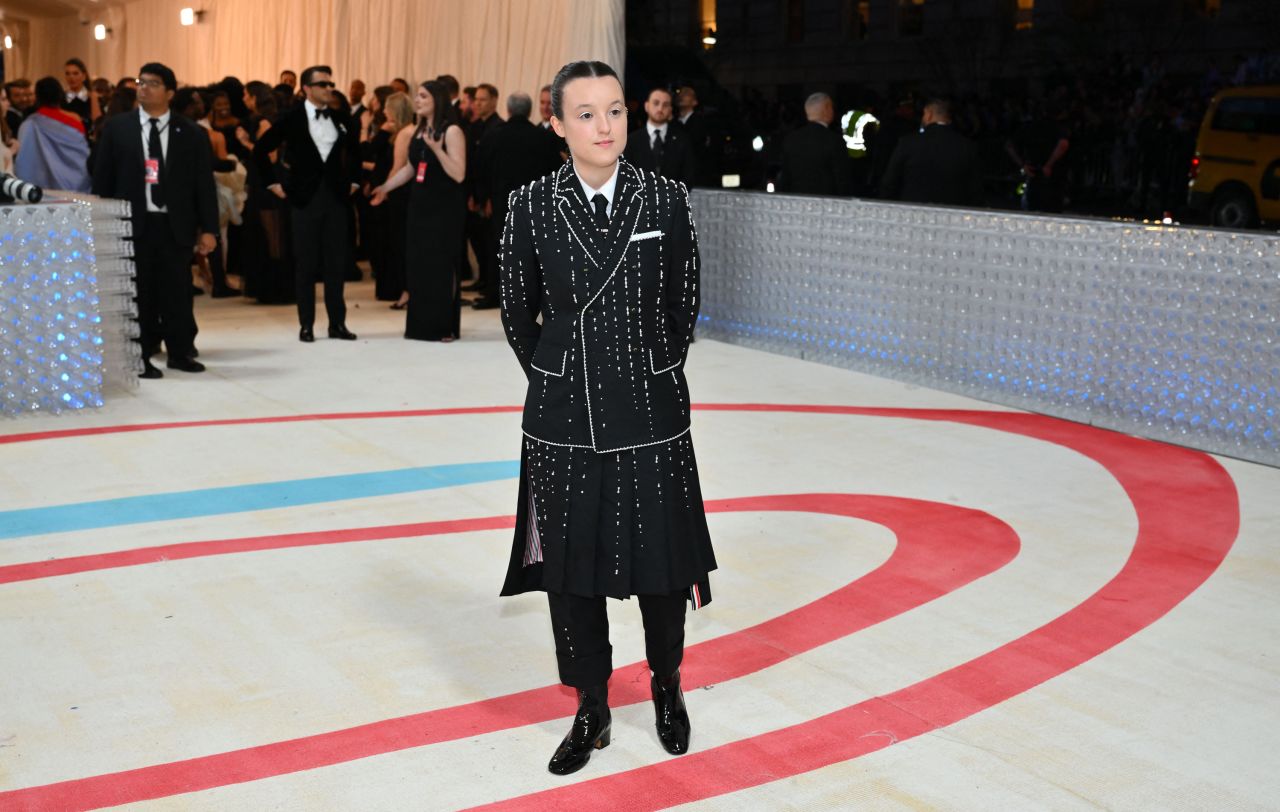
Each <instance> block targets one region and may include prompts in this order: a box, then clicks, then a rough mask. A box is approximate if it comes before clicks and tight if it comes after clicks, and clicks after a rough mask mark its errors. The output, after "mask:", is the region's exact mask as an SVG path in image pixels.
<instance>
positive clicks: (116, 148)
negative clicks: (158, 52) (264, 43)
mask: <svg viewBox="0 0 1280 812" xmlns="http://www.w3.org/2000/svg"><path fill="white" fill-rule="evenodd" d="M177 87H178V83H177V80H176V79H175V77H174V75H173V71H172V70H170V69H169V68H167V67H165V66H164V65H161V64H159V63H155V62H152V63H148V64H146V65H143V66H142V70H141V71H139V77H138V102H139V109H138V113H137V114H136V115H134V114H132V113H125V114H121V115H118V116H112V117H111V118H110V119H108V120H107V122H106V124H105V125H104V126H103V128H102V137H101V139H100V140H99V141H98V151H97V161H96V163H95V164H94V168H93V193H94V194H96V195H98V196H100V197H113V198H118V199H120V200H128V201H129V203H130V205H131V206H132V209H133V246H134V266H135V267H136V269H137V288H138V322H139V325H140V327H141V332H142V335H141V338H140V340H141V343H142V348H143V363H144V371H143V373H142V377H144V378H160V377H163V374H162V373H161V372H160V370H158V369H156V368H155V366H153V365H152V363H151V361H150V358H149V357H148V356H149V355H150V352H151V351H152V348H154V347H157V346H159V344H160V340H161V338H163V339H164V343H165V349H166V352H167V353H168V363H167V365H168V367H169V368H170V369H179V370H182V371H184V372H202V371H204V365H202V364H201V363H200V362H199V361H196V360H194V359H193V358H191V353H192V349H193V348H192V338H193V337H194V336H195V333H196V325H195V315H194V313H193V312H192V306H191V302H192V300H191V253H192V248H193V246H194V248H195V251H196V252H198V253H200V254H204V255H207V254H208V253H209V252H211V251H212V250H213V249H214V247H215V246H216V245H217V238H216V236H215V235H217V233H218V199H217V192H216V191H215V189H214V182H213V151H212V150H211V148H210V146H209V136H208V135H206V134H205V131H204V130H203V129H201V128H200V126H199V125H197V124H196V123H195V122H193V121H191V120H189V119H187V118H184V117H182V116H181V115H178V114H177V113H173V112H171V111H170V110H169V103H170V101H171V100H172V99H173V94H174V91H175V90H176V89H177Z"/></svg>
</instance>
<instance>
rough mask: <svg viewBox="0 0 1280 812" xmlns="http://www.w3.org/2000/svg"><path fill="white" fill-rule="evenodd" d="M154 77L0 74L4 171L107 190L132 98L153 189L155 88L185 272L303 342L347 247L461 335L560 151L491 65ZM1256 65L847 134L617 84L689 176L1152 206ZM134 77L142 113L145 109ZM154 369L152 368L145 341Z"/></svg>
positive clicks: (814, 114)
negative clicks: (203, 183)
mask: <svg viewBox="0 0 1280 812" xmlns="http://www.w3.org/2000/svg"><path fill="white" fill-rule="evenodd" d="M159 67H162V68H163V66H159ZM164 70H165V71H167V70H168V69H167V68H166V69H164ZM163 72H164V71H162V73H163ZM150 81H151V82H153V84H155V83H158V84H155V86H154V87H150V88H146V87H141V86H140V85H139V82H140V79H139V77H124V78H121V79H119V80H118V81H116V82H114V83H113V82H111V81H109V80H107V79H104V78H101V77H98V78H91V74H90V71H89V68H88V66H86V65H85V63H84V62H83V61H81V60H80V59H74V58H73V59H68V60H67V62H66V64H65V66H64V71H63V77H62V78H61V79H59V78H56V77H52V76H47V77H44V78H41V79H39V80H38V81H35V82H32V81H30V80H27V79H15V80H12V81H8V82H6V83H5V84H4V85H3V88H2V89H0V170H2V171H5V172H11V173H13V174H16V175H17V176H19V177H20V178H22V179H23V180H26V181H29V182H32V183H35V184H37V185H40V186H45V187H49V188H54V189H64V190H70V191H81V192H89V191H93V192H95V193H98V194H104V193H111V192H110V191H109V190H106V189H104V188H102V184H101V183H100V182H98V179H99V178H101V177H105V176H106V175H105V174H104V171H105V170H104V169H103V163H104V161H108V162H110V161H115V162H117V163H118V162H119V160H120V158H119V157H118V156H116V157H113V156H111V155H104V154H103V150H102V145H103V144H104V143H107V142H108V141H109V140H110V139H109V138H108V137H107V134H108V132H109V130H110V128H111V126H112V124H111V122H112V121H113V120H115V119H117V118H126V119H127V120H132V122H133V125H132V126H133V131H136V132H139V133H141V134H142V138H141V139H137V145H138V148H137V150H135V151H136V154H137V156H143V154H144V153H146V156H145V157H146V158H147V160H148V161H149V160H151V157H150V156H152V155H153V154H154V155H155V156H157V159H158V163H157V165H156V167H158V168H155V169H154V171H153V169H152V168H151V167H150V164H148V167H149V168H148V170H147V171H148V173H149V174H148V175H147V177H146V181H145V182H146V184H147V187H146V189H147V190H148V191H149V192H150V193H154V192H155V191H156V190H155V189H154V188H153V186H154V185H155V184H157V183H161V181H162V180H163V177H162V173H163V172H164V171H165V163H164V157H165V150H166V146H165V145H166V144H167V138H168V137H169V135H170V133H168V132H166V131H163V130H162V129H161V125H159V124H158V119H159V113H158V112H156V111H158V110H159V109H160V107H159V106H157V105H161V103H162V102H161V101H159V100H158V96H157V94H160V95H162V96H163V97H164V98H163V105H165V106H166V110H167V111H168V112H171V113H172V114H175V115H176V116H177V117H179V118H177V119H175V120H176V121H190V122H194V123H195V124H196V125H197V126H198V127H199V128H200V129H201V131H202V133H203V136H204V141H201V144H202V146H206V147H207V149H208V151H209V155H210V161H209V175H210V177H209V179H208V180H209V182H210V184H211V185H212V189H213V199H214V200H215V201H216V206H217V211H216V227H215V228H214V234H213V235H212V236H213V239H211V240H210V243H209V245H208V250H207V251H201V250H198V249H199V246H198V245H195V246H193V247H192V250H191V251H190V252H189V254H188V256H187V260H188V262H187V263H186V266H184V269H183V270H185V272H186V273H187V274H188V275H189V273H190V270H191V266H192V265H194V266H195V267H196V269H197V271H198V274H199V275H200V276H201V277H203V279H204V283H205V285H207V286H208V288H209V292H210V294H211V295H212V296H213V297H230V296H245V297H250V298H253V299H256V300H257V301H258V302H262V303H268V304H284V303H295V304H296V305H297V307H298V312H299V322H300V332H299V338H300V340H302V341H304V342H310V341H313V340H314V334H313V329H312V328H313V321H314V318H315V313H314V309H315V305H314V297H315V288H314V285H315V283H316V282H317V281H323V283H324V299H325V309H326V312H327V315H328V319H329V325H328V327H329V336H330V337H331V338H338V339H347V340H350V339H354V338H355V337H356V335H355V333H354V332H352V331H351V330H349V329H348V328H347V325H346V323H345V312H346V309H345V300H344V293H343V284H344V283H345V282H346V281H350V280H355V279H360V278H362V271H361V267H360V265H359V264H358V262H359V261H361V260H367V262H368V265H369V267H370V269H371V271H372V274H373V277H374V280H375V292H376V296H377V298H378V299H379V300H383V301H386V302H388V303H389V306H390V307H392V308H394V309H396V310H405V311H407V312H406V329H405V336H406V337H407V338H413V339H421V340H430V341H441V342H448V341H452V340H454V339H456V338H458V337H459V335H460V319H459V313H460V309H461V307H462V305H463V303H464V299H463V296H462V294H463V293H464V292H471V293H474V294H475V298H474V299H473V300H472V301H471V306H472V307H474V308H476V309H488V308H494V307H498V306H499V300H498V288H499V282H498V278H497V277H498V268H497V260H496V257H497V252H498V241H499V237H500V234H501V228H502V223H503V218H504V217H505V214H506V202H507V196H508V194H509V193H510V192H511V191H512V190H514V189H516V188H519V187H520V186H522V185H524V184H526V183H528V182H530V181H532V180H534V179H536V178H538V177H541V176H543V175H545V174H547V173H549V172H551V171H553V170H554V169H555V168H556V167H557V166H559V165H560V164H561V163H563V162H564V161H566V160H568V151H567V148H566V146H565V143H564V140H563V139H562V138H561V137H559V136H558V135H556V133H555V131H554V129H553V126H552V121H551V119H552V114H551V100H550V88H549V87H543V88H542V89H541V91H540V93H539V97H538V98H537V99H536V100H535V99H533V98H531V97H530V95H528V94H525V93H512V94H510V95H509V96H508V97H507V98H506V99H505V105H504V108H505V109H503V110H501V111H500V110H499V106H500V101H501V97H500V93H499V90H498V88H497V87H495V86H494V85H493V84H491V83H487V82H480V83H477V84H476V85H474V86H462V85H461V84H460V83H459V81H458V80H457V79H456V78H455V77H453V76H451V75H441V76H437V77H435V78H433V79H431V80H428V81H425V82H420V83H419V84H417V85H413V84H411V83H410V82H409V81H408V80H406V79H404V78H400V77H397V78H393V79H391V80H389V81H387V82H386V83H385V84H379V85H376V86H374V87H373V88H372V89H370V88H369V87H368V86H367V85H366V84H365V82H364V81H362V80H361V79H352V80H350V81H349V83H348V85H347V92H346V93H343V92H342V91H341V90H340V89H339V88H338V87H337V85H336V82H335V81H334V77H333V75H332V73H331V71H330V69H329V68H328V67H326V66H313V67H312V68H308V69H307V70H305V71H303V72H302V73H301V74H299V73H298V72H295V71H293V70H290V69H286V70H283V71H281V73H280V74H279V76H278V77H276V81H275V82H268V81H263V80H252V81H248V82H242V81H241V80H240V79H239V78H237V77H233V76H229V77H226V78H224V79H223V80H221V81H220V82H216V83H214V84H211V85H207V86H190V85H185V86H180V85H179V84H178V83H177V81H176V79H174V80H173V81H172V82H170V81H169V79H168V78H165V77H162V78H159V79H158V78H156V77H154V76H152V77H151V79H150ZM1267 82H1280V55H1278V54H1276V53H1270V54H1264V55H1255V56H1249V57H1240V58H1239V59H1238V60H1237V64H1236V65H1235V66H1234V68H1233V69H1231V70H1217V69H1211V70H1209V71H1207V72H1206V73H1205V74H1204V75H1203V76H1199V77H1187V76H1174V75H1172V74H1171V73H1170V72H1169V71H1168V70H1167V69H1166V68H1165V66H1164V64H1163V63H1162V62H1161V61H1160V60H1158V59H1156V60H1151V61H1149V62H1147V63H1146V64H1138V63H1137V62H1135V61H1133V60H1131V59H1126V58H1117V59H1115V60H1110V61H1108V62H1106V63H1104V64H1102V65H1100V66H1097V67H1096V68H1093V69H1090V70H1081V71H1079V72H1077V73H1075V74H1072V75H1068V74H1063V75H1061V76H1060V77H1059V78H1057V79H1056V80H1050V81H1046V82H1045V83H1044V88H1045V89H1044V90H1043V91H1042V92H1040V93H1039V94H1035V95H1032V94H1028V93H1017V92H1003V93H994V92H993V93H988V94H960V95H958V96H950V97H949V96H946V95H933V96H911V97H908V98H905V99H902V100H900V101H897V102H891V103H888V104H884V103H880V102H875V101H872V102H867V101H866V100H863V101H862V102H861V103H860V104H859V107H860V108H862V109H863V110H865V112H867V113H871V114H873V118H868V119H867V121H870V122H872V123H870V124H868V125H867V126H865V127H863V126H862V125H861V124H858V125H857V126H858V132H857V139H856V140H858V141H859V142H860V143H859V145H858V148H857V149H853V148H851V135H852V129H851V128H852V127H853V124H852V123H851V115H853V114H848V113H846V114H843V115H842V112H843V111H842V110H841V108H842V107H843V106H845V104H844V103H845V102H847V100H841V104H839V105H838V104H837V103H836V101H834V100H833V99H832V97H831V96H829V95H827V94H825V93H814V94H811V95H810V96H809V97H808V98H807V99H806V100H805V103H804V105H803V111H802V113H801V111H800V110H797V109H795V108H793V107H790V106H788V105H780V104H778V103H777V102H765V101H764V100H763V97H761V96H758V95H756V94H748V98H747V99H746V100H744V101H743V102H741V103H739V102H736V101H729V103H727V104H720V105H713V106H712V109H711V110H710V111H707V110H704V109H703V107H702V105H701V104H700V102H699V99H698V94H697V92H696V90H695V89H694V88H693V87H691V86H689V85H688V83H677V84H675V85H673V86H669V87H668V86H657V87H653V88H651V89H650V90H649V91H648V94H647V96H645V97H644V98H643V99H634V100H630V101H629V106H630V111H631V128H632V129H631V133H630V135H629V137H628V144H627V148H626V152H625V155H626V158H627V160H628V161H630V162H632V163H634V164H635V165H637V166H638V167H640V168H641V169H643V170H649V171H653V172H655V173H658V174H661V175H663V176H665V177H669V178H672V179H675V180H679V181H681V182H683V183H685V184H687V185H690V186H694V185H701V186H711V187H719V186H720V185H721V183H722V179H723V178H724V177H725V175H726V174H729V173H734V174H736V175H739V176H741V177H747V178H748V179H753V178H754V179H755V180H756V181H758V183H759V185H760V186H766V185H767V186H768V187H769V188H770V190H773V189H776V190H778V191H784V192H798V193H810V194H831V195H859V196H866V197H882V198H886V199H897V200H905V201H913V202H924V203H946V204H952V205H967V206H998V207H1010V208H1013V207H1019V206H1020V207H1022V208H1026V209H1031V210H1036V211H1046V212H1058V211H1064V210H1065V211H1074V212H1082V213H1095V214H1111V215H1114V214H1136V215H1138V216H1150V215H1156V216H1159V215H1160V214H1161V213H1167V212H1176V211H1178V210H1179V209H1180V208H1181V207H1182V205H1183V204H1184V202H1185V199H1186V190H1187V170H1188V166H1189V163H1190V160H1191V158H1192V155H1193V152H1194V149H1195V140H1196V134H1197V130H1198V127H1199V124H1200V120H1201V118H1202V116H1203V113H1204V110H1205V108H1206V105H1207V104H1208V102H1209V100H1210V99H1211V98H1212V96H1213V94H1214V93H1216V92H1217V91H1218V90H1220V89H1221V88H1223V87H1227V86H1232V85H1243V84H1259V83H1267ZM170 84H172V87H171V88H170V87H169V86H168V85H170ZM162 86H163V87H162ZM144 97H146V99H149V100H150V106H151V107H152V110H153V113H155V114H154V115H142V117H141V118H137V116H138V115H139V113H138V110H139V109H140V106H143V107H145V106H147V104H146V103H145V100H144ZM722 98H723V96H722ZM535 105H536V108H537V109H536V111H535V109H534V107H535ZM717 108H718V109H717ZM855 113H856V111H855ZM535 114H536V118H535ZM801 115H802V118H801ZM859 115H860V114H859ZM854 117H856V116H854ZM165 120H166V121H168V119H167V118H166V119H165ZM164 126H168V125H164ZM148 127H150V129H151V130H156V131H157V135H161V136H162V138H161V141H160V143H159V144H158V145H156V144H153V143H152V142H150V141H147V140H145V139H147V138H149V135H148V132H149V130H148ZM760 136H762V137H760ZM206 142H207V144H206ZM751 142H754V144H752V145H751V146H747V144H748V143H751ZM130 148H131V149H133V147H130ZM130 155H132V154H130ZM107 174H109V173H107ZM748 185H751V184H750V183H748ZM131 194H133V195H134V196H135V197H136V200H135V203H134V208H135V230H136V229H137V228H139V227H141V225H142V223H141V221H138V220H137V219H136V218H137V217H139V216H141V215H142V214H146V215H148V216H152V215H157V214H167V207H166V206H165V205H163V204H162V205H156V204H154V202H153V201H152V198H151V197H146V196H144V191H143V189H142V187H139V188H138V189H133V190H132V192H131ZM114 196H123V197H128V195H127V194H125V193H122V192H118V191H117V192H116V193H114ZM140 206H141V207H142V208H143V209H145V211H144V212H142V213H139V212H138V211H136V210H137V209H138V208H139V207H140ZM185 287H187V288H189V289H190V295H198V294H199V293H202V292H203V289H202V288H201V287H200V286H192V285H186V286H185ZM190 295H188V296H187V297H186V298H187V300H188V306H189V298H190ZM175 301H176V300H175ZM174 306H177V305H174ZM140 307H142V305H140ZM143 316H144V317H147V318H153V319H154V320H158V321H156V323H153V324H152V325H151V327H152V329H150V330H148V329H145V328H144V330H143V333H144V336H146V337H147V340H148V341H150V344H151V346H144V350H143V355H144V358H147V359H149V358H150V356H151V355H152V354H154V353H156V352H159V351H160V341H159V339H158V338H157V336H161V337H163V339H164V340H163V343H164V345H165V346H166V347H167V346H168V345H170V344H173V348H172V349H169V350H168V352H169V355H170V358H169V362H170V366H171V367H175V365H176V367H175V368H178V369H184V370H186V371H199V370H200V369H203V366H202V365H201V364H200V363H199V362H197V361H195V357H196V356H197V355H198V351H197V350H196V348H195V344H194V335H195V330H196V328H195V324H194V320H193V319H191V320H190V324H189V326H188V325H187V322H188V320H187V319H186V318H185V317H178V316H173V315H171V316H170V317H169V320H170V321H172V322H174V323H175V324H177V323H181V324H182V325H183V327H182V330H186V331H189V332H190V333H191V335H190V336H188V337H186V338H179V337H176V336H172V337H171V336H169V335H168V334H167V333H165V330H164V329H162V328H161V327H158V326H157V324H158V322H159V321H164V319H163V318H162V317H161V316H158V315H155V314H154V313H144V314H143ZM187 339H189V340H187ZM175 353H177V354H178V356H179V357H176V358H175V357H174V354H175ZM146 368H147V376H148V377H160V373H159V370H158V369H155V368H154V367H153V366H152V365H151V364H150V361H149V360H148V361H147V365H146Z"/></svg>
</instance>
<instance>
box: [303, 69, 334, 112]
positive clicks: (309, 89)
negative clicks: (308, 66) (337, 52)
mask: <svg viewBox="0 0 1280 812" xmlns="http://www.w3.org/2000/svg"><path fill="white" fill-rule="evenodd" d="M304 91H305V92H306V94H307V101H309V102H311V103H312V104H314V105H315V106H316V107H328V106H329V97H330V96H332V95H333V77H332V76H330V75H329V74H327V73H325V72H323V71H316V72H315V73H313V74H311V81H310V82H309V83H308V84H307V86H306V88H304Z"/></svg>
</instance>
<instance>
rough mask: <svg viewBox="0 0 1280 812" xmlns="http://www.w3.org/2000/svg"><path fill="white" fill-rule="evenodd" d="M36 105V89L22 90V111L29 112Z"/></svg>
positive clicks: (26, 88)
mask: <svg viewBox="0 0 1280 812" xmlns="http://www.w3.org/2000/svg"><path fill="white" fill-rule="evenodd" d="M35 103H36V89H35V87H34V86H33V87H24V88H22V109H24V110H28V109H30V108H32V107H34V106H35Z"/></svg>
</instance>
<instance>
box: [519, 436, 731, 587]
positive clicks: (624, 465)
mask: <svg viewBox="0 0 1280 812" xmlns="http://www.w3.org/2000/svg"><path fill="white" fill-rule="evenodd" d="M715 568H716V560H715V554H714V553H713V552H712V549H711V534H710V532H709V531H708V530H707V517H706V513H705V512H704V510H703V506H702V489H701V487H700V485H699V483H698V465H697V461H696V459H695V458H694V454H693V441H692V440H691V438H690V436H689V434H688V433H686V434H684V435H683V436H682V437H678V438H676V439H674V440H669V441H667V442H665V443H658V444H656V445H649V446H642V447H640V448H635V449H631V450H629V451H618V452H608V453H603V454H601V453H597V452H595V451H592V450H591V449H589V448H575V447H568V446H557V445H551V444H549V443H543V442H541V441H539V440H535V439H533V438H530V437H526V438H525V440H524V448H523V450H522V453H521V455H520V496H519V502H518V505H517V510H516V528H515V536H514V539H513V540H512V545H511V559H510V563H509V565H508V568H507V579H506V583H505V584H504V585H503V588H502V594H503V595H515V594H519V593H521V592H530V591H535V590H541V591H544V592H558V593H564V594H570V595H580V596H584V597H595V596H604V597H611V598H626V597H629V596H632V595H667V594H671V593H673V592H677V591H687V594H688V596H689V600H690V603H691V604H692V606H693V608H694V609H697V608H699V607H701V606H705V605H706V604H708V603H710V602H711V588H710V584H709V583H708V577H707V575H708V573H710V572H711V571H712V570H714V569H715Z"/></svg>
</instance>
